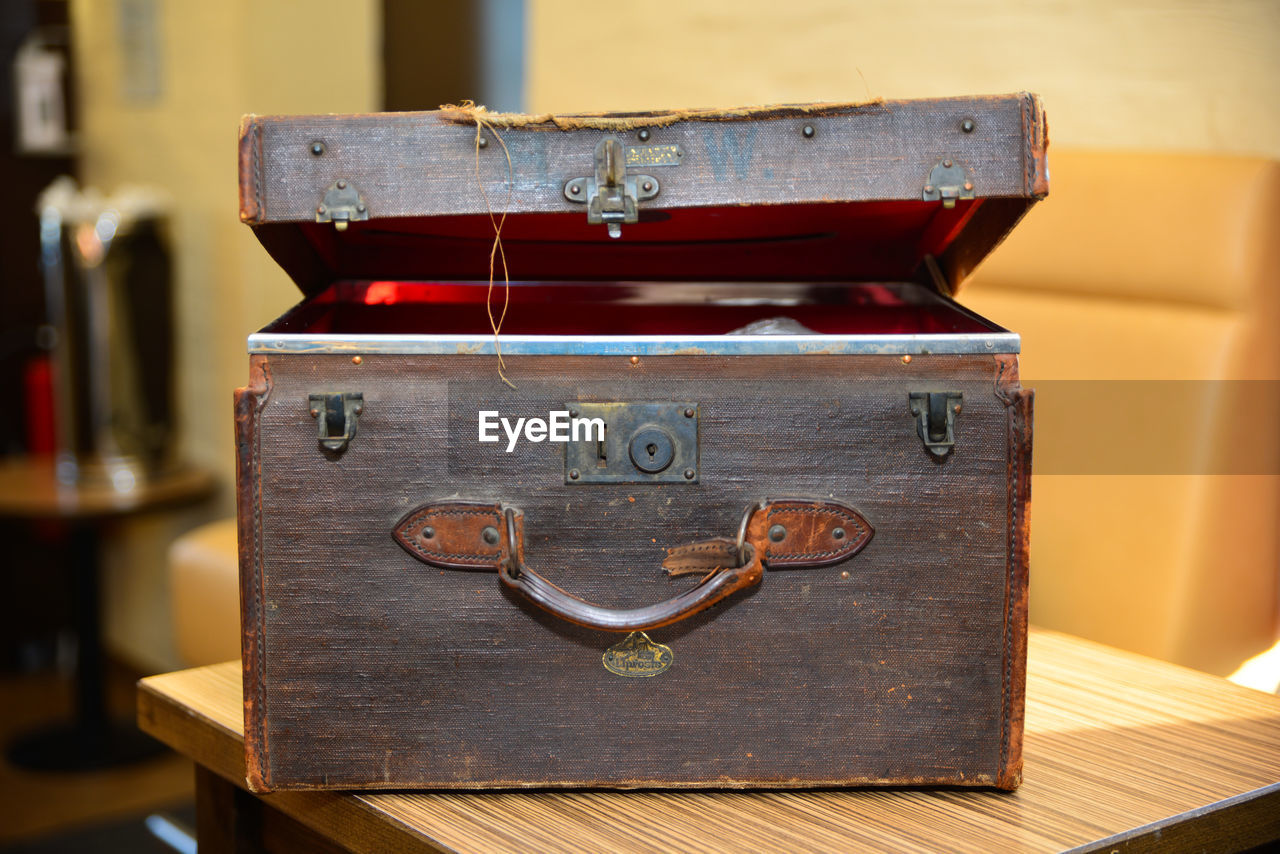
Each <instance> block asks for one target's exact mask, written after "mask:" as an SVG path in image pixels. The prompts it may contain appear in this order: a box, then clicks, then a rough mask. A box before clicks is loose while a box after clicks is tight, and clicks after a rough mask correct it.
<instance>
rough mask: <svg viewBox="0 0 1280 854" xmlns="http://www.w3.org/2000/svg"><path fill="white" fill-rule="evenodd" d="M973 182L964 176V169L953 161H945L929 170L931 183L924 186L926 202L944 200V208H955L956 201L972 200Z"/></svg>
mask: <svg viewBox="0 0 1280 854" xmlns="http://www.w3.org/2000/svg"><path fill="white" fill-rule="evenodd" d="M972 198H973V182H972V181H970V180H969V179H968V178H967V177H965V174H964V167H961V166H957V165H956V164H955V163H954V162H953V161H951V160H944V161H942V162H941V163H939V164H937V165H936V166H934V167H933V168H932V169H930V170H929V181H928V183H926V184H925V185H924V200H925V201H926V202H936V201H938V200H939V199H941V200H942V206H943V207H944V208H954V207H955V206H956V199H972Z"/></svg>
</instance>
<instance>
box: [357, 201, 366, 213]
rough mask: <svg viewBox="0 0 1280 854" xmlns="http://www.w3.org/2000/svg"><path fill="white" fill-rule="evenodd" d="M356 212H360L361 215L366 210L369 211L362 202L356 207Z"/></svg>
mask: <svg viewBox="0 0 1280 854" xmlns="http://www.w3.org/2000/svg"><path fill="white" fill-rule="evenodd" d="M356 210H357V211H359V212H360V213H364V212H365V211H366V210H368V208H366V207H365V204H364V202H361V203H360V204H358V205H356Z"/></svg>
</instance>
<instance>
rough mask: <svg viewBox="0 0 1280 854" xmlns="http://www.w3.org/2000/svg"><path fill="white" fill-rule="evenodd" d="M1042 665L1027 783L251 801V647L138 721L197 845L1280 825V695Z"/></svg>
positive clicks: (1036, 675) (1030, 726) (1094, 665)
mask: <svg viewBox="0 0 1280 854" xmlns="http://www.w3.org/2000/svg"><path fill="white" fill-rule="evenodd" d="M1027 670H1028V676H1027V722H1026V743H1025V757H1026V768H1025V782H1024V783H1023V785H1022V787H1021V788H1020V789H1018V790H1017V791H1016V792H1014V793H1012V794H1005V793H1000V792H994V791H973V790H938V789H934V790H904V789H890V790H885V789H880V790H876V789H863V790H853V791H848V790H844V791H836V790H825V791H814V792H787V791H777V792H756V793H743V792H711V793H690V792H540V793H488V794H456V793H455V794H430V793H416V794H368V795H356V794H340V793H332V792H280V793H277V794H273V795H266V796H258V797H255V796H254V795H251V794H249V793H247V792H245V791H243V790H242V789H237V788H236V786H243V785H244V782H243V781H244V752H243V751H244V746H243V741H242V733H243V727H242V719H241V693H240V666H239V662H228V663H226V664H217V665H213V666H211V667H202V668H197V669H195V670H185V671H181V672H178V673H169V674H165V675H163V676H153V677H151V678H148V679H144V680H142V682H141V683H140V688H141V690H140V692H139V698H138V719H139V725H140V726H141V727H142V729H143V730H145V731H147V732H149V733H151V734H152V735H154V736H155V737H157V738H159V739H161V740H163V741H165V742H167V743H168V744H169V745H171V746H172V747H174V748H175V749H177V750H179V751H181V752H183V753H185V754H187V755H188V756H190V757H191V758H192V759H194V760H195V761H196V762H197V763H198V769H197V788H198V794H197V811H198V817H199V822H198V823H199V828H198V830H199V834H200V851H201V854H210V852H217V851H223V850H246V849H247V850H258V848H256V847H254V846H255V845H256V844H258V842H259V841H260V840H261V839H263V838H267V839H269V840H270V839H273V838H274V839H275V841H277V842H278V841H279V838H280V837H282V836H287V837H290V838H291V839H292V841H293V842H294V843H295V844H297V845H299V846H301V848H300V849H299V850H302V849H304V848H305V850H316V851H338V850H352V851H378V852H387V851H419V850H451V851H489V850H515V851H531V850H537V851H612V850H630V851H686V850H687V851H718V850H725V851H762V850H779V849H782V850H789V851H801V850H824V851H881V850H883V851H904V852H906V851H920V852H926V851H974V852H992V851H1001V852H1004V851H1059V850H1063V849H1069V848H1078V850H1084V851H1094V850H1097V851H1107V852H1130V851H1139V850H1149V849H1155V848H1158V849H1159V850H1162V851H1168V850H1175V851H1181V850H1187V849H1191V848H1194V850H1197V851H1199V850H1205V851H1218V850H1221V851H1238V850H1241V849H1244V848H1248V847H1251V846H1254V845H1258V844H1260V843H1262V842H1265V841H1269V840H1275V839H1280V697H1275V696H1272V695H1269V694H1262V693H1260V692H1257V691H1252V690H1250V689H1248V688H1241V687H1238V686H1236V685H1233V684H1231V683H1229V682H1227V681H1226V680H1223V679H1219V678H1217V677H1214V676H1208V675H1205V674H1203V673H1197V672H1195V671H1191V670H1186V669H1183V668H1180V667H1175V666H1173V665H1170V664H1165V663H1163V662H1158V661H1154V660H1152V659H1148V658H1143V657H1141V656H1138V655H1133V654H1130V653H1125V652H1121V651H1118V650H1115V649H1111V648H1108V647H1104V646H1100V645H1097V644H1093V643H1090V642H1088V641H1083V640H1080V639H1078V638H1073V637H1069V636H1067V635H1060V634H1055V633H1052V632H1046V631H1033V632H1032V635H1031V641H1030V653H1029V663H1028V668H1027ZM477 725H483V722H482V721H478V722H477ZM227 781H230V782H229V783H228V782H227ZM231 784H235V785H234V786H233V785H231ZM273 850H274V849H273Z"/></svg>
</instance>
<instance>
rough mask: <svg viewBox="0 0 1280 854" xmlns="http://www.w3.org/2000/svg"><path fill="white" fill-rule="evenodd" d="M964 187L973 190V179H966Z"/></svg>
mask: <svg viewBox="0 0 1280 854" xmlns="http://www.w3.org/2000/svg"><path fill="white" fill-rule="evenodd" d="M964 188H965V189H966V190H972V189H973V182H972V181H965V182H964Z"/></svg>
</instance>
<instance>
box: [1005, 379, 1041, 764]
mask: <svg viewBox="0 0 1280 854" xmlns="http://www.w3.org/2000/svg"><path fill="white" fill-rule="evenodd" d="M1013 358H1014V360H1015V361H1014V371H1015V376H1016V370H1017V367H1016V364H1017V363H1016V357H1013ZM1009 400H1010V406H1009V409H1008V418H1009V454H1008V459H1009V549H1008V554H1009V572H1008V577H1007V581H1006V589H1005V609H1006V610H1005V625H1004V672H1003V678H1004V708H1003V714H1002V717H1003V719H1004V725H1003V727H1002V729H1003V733H1002V735H1003V738H1002V740H1001V748H1000V767H999V769H998V771H997V775H996V785H997V786H998V787H999V788H1002V789H1015V788H1017V787H1018V785H1019V784H1021V782H1022V739H1023V729H1024V724H1025V719H1026V686H1027V607H1028V590H1029V588H1028V566H1029V562H1030V548H1029V539H1030V534H1031V529H1030V516H1031V441H1032V440H1031V437H1032V424H1033V417H1034V407H1035V392H1033V391H1032V390H1030V389H1021V388H1020V389H1016V390H1011V391H1010V392H1009Z"/></svg>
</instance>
